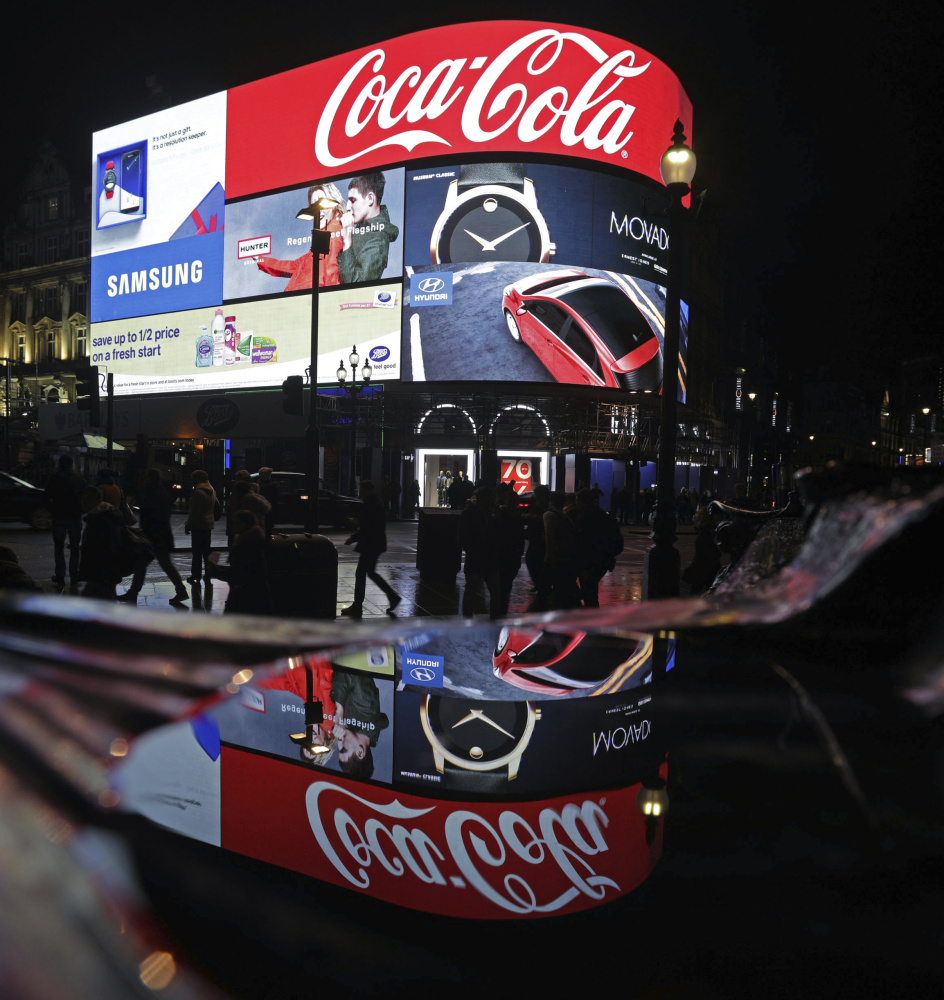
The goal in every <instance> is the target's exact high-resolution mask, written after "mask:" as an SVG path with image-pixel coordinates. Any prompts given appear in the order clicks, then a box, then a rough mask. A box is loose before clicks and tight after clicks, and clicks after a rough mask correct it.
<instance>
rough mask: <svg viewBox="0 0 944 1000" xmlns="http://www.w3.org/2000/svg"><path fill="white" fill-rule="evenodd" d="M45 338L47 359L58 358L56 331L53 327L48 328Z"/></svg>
mask: <svg viewBox="0 0 944 1000" xmlns="http://www.w3.org/2000/svg"><path fill="white" fill-rule="evenodd" d="M44 340H45V353H44V355H43V357H44V360H46V361H55V360H56V331H55V330H53V329H52V328H48V329H47V330H46V336H45V338H44Z"/></svg>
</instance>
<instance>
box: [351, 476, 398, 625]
mask: <svg viewBox="0 0 944 1000" xmlns="http://www.w3.org/2000/svg"><path fill="white" fill-rule="evenodd" d="M360 493H361V499H362V500H363V501H364V503H363V506H362V507H361V509H360V511H359V513H358V518H359V521H360V525H359V527H358V529H357V531H355V532H354V534H353V535H351V537H350V538H348V539H347V540H346V541H345V542H344V544H345V545H351V544H353V545H354V551H355V552H357V553H358V559H357V569H356V570H355V571H354V602H353V603H352V604H351V605H349V606H348V607H346V608H342V609H341V614H342V615H346V616H347V617H349V618H362V617H363V616H364V596H365V594H366V592H367V578H368V577H370V579H371V580H373V582H374V583H376V584H377V586H378V587H380V589H381V590H382V591H383V592H384V594H386V596H387V602H388V605H389V606H388V608H387V614H388V615H391V616H392V615H393V612H394V611H395V610H396V607H397V605H398V604H399V603H400V600H401V598H400V595H399V594H398V593H397V592H396V591H395V590H394V589H393V587H391V586H390V584H389V583H387V581H386V580H385V579H384V578H383V577H382V576H381V575H380V574H379V573H378V572H377V560H378V559H379V558H380V556H381V555H382V554H383V553H384V552H386V551H387V527H386V524H385V520H386V518H385V512H384V506H383V504H382V503H381V500H380V497H379V496H377V491H376V490H375V489H374V484H373V483H372V482H371V481H370V480H369V479H362V480H361V489H360Z"/></svg>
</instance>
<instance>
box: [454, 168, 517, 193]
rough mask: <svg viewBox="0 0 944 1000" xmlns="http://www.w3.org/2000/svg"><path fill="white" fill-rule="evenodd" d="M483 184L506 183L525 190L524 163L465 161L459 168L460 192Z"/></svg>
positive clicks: (508, 185) (511, 186) (507, 185)
mask: <svg viewBox="0 0 944 1000" xmlns="http://www.w3.org/2000/svg"><path fill="white" fill-rule="evenodd" d="M482 184H504V185H505V186H506V187H510V188H514V189H515V190H516V191H519V192H521V191H524V164H523V163H464V164H463V165H462V166H461V167H460V168H459V183H458V185H457V187H458V190H459V193H460V194H461V193H462V192H464V191H468V190H469V189H470V188H474V187H479V186H480V185H482Z"/></svg>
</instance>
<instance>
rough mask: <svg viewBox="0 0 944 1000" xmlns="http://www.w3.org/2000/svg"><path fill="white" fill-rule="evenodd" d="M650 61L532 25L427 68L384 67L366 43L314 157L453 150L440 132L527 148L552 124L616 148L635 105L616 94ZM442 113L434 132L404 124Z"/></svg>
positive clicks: (580, 139)
mask: <svg viewBox="0 0 944 1000" xmlns="http://www.w3.org/2000/svg"><path fill="white" fill-rule="evenodd" d="M392 61H393V60H392V59H391V62H392ZM650 65H651V63H650V62H646V63H643V64H642V65H639V66H637V65H636V54H635V52H633V50H632V49H622V50H620V51H617V52H615V53H614V54H613V55H610V54H609V53H607V52H606V51H604V49H602V48H601V47H600V46H599V45H598V44H597V43H596V42H594V41H593V40H591V39H590V38H588V37H587V36H586V35H583V34H581V33H580V32H577V31H558V30H555V29H553V28H541V29H539V30H537V31H532V32H531V33H530V34H527V35H525V36H523V37H521V38H518V39H516V40H515V41H513V42H511V44H509V45H507V46H506V47H505V48H504V49H503V50H502V51H501V52H499V53H498V54H497V55H495V56H494V57H489V56H486V55H481V54H479V55H472V56H471V57H470V56H468V55H466V56H457V57H452V58H446V59H442V60H441V61H440V62H438V63H437V64H436V65H435V66H433V67H432V68H431V69H429V70H428V71H425V72H424V70H423V69H421V68H420V67H419V66H417V65H412V66H401V65H395V66H394V65H389V64H388V61H387V52H386V51H385V50H384V49H383V48H375V49H371V50H370V51H369V52H367V53H365V54H364V55H363V56H361V57H360V58H359V59H358V60H357V61H356V62H355V63H354V64H353V65H352V66H351V67H350V69H349V70H348V71H347V73H345V74H344V76H343V77H342V78H341V80H340V82H339V83H338V85H337V87H336V88H335V89H334V92H333V93H332V94H331V97H330V98H329V99H328V102H327V104H326V105H325V109H324V112H323V113H322V115H321V118H320V119H319V121H318V127H317V130H316V132H315V156H316V158H317V160H318V161H319V163H321V164H322V166H325V167H340V166H343V165H344V164H346V163H350V162H351V161H353V160H357V159H359V158H361V157H363V156H366V155H367V154H369V153H373V152H376V151H377V150H381V149H384V148H385V147H389V146H400V147H402V148H403V149H405V150H407V151H409V152H412V151H413V150H414V149H416V148H417V147H418V146H423V145H430V146H434V147H450V146H451V145H452V143H451V142H450V141H449V138H447V136H449V135H454V133H455V132H456V130H457V128H458V130H461V133H462V135H463V136H464V137H465V139H466V140H467V141H468V142H471V143H475V144H481V143H488V142H490V141H492V140H494V139H497V138H499V137H500V136H502V135H504V134H505V133H511V132H514V133H515V134H516V135H517V138H518V140H519V141H520V142H522V143H525V144H528V143H532V142H535V141H536V140H538V139H540V138H541V137H542V136H544V135H545V134H547V133H551V132H552V130H555V129H556V130H557V138H558V139H559V141H560V143H561V144H562V145H563V146H565V147H574V146H579V145H582V146H583V147H584V149H586V150H587V151H594V150H598V149H602V150H603V151H604V152H605V153H608V154H611V155H612V154H616V153H618V152H620V151H621V150H622V149H623V147H624V146H626V144H627V143H628V142H629V140H630V139H631V138H632V136H633V130H632V129H631V128H630V127H629V126H630V123H631V119H632V117H633V114H634V113H635V111H636V106H635V105H633V104H630V103H628V102H627V101H624V100H620V99H619V98H618V97H617V96H615V95H616V92H617V91H618V89H619V88H620V85H621V84H622V83H623V81H624V80H627V79H630V78H632V77H638V76H640V75H641V74H643V73H645V72H646V70H647V69H649V66H650ZM564 84H566V86H565V85H564ZM447 112H449V113H450V114H449V115H448V116H447V117H446V118H443V122H442V124H441V125H438V126H435V130H433V128H414V127H402V126H401V123H404V124H408V125H409V126H414V125H417V124H419V123H424V124H429V125H430V126H432V125H433V123H434V122H436V120H437V119H439V118H441V117H442V116H444V115H446V113H447ZM371 125H372V127H373V129H374V130H375V133H374V134H376V133H377V132H379V133H380V134H381V135H384V138H381V139H380V140H379V141H376V142H371V141H370V138H373V136H372V135H371V133H370V131H368V133H367V135H368V136H370V138H368V139H367V141H366V143H364V144H363V145H362V146H361V148H359V149H357V150H356V152H350V153H349V152H347V149H348V148H350V145H351V144H350V140H352V139H355V138H356V137H357V136H359V135H360V134H361V133H362V132H363V131H364V130H365V129H367V128H368V126H371ZM342 136H343V137H345V139H346V140H348V141H347V142H345V141H344V139H342V138H341V137H342ZM362 142H363V140H362ZM342 149H344V152H343V153H342V152H341V150H342ZM427 152H433V150H427Z"/></svg>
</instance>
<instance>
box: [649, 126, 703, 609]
mask: <svg viewBox="0 0 944 1000" xmlns="http://www.w3.org/2000/svg"><path fill="white" fill-rule="evenodd" d="M659 169H660V171H661V173H662V181H663V183H664V184H665V189H666V193H667V194H668V196H669V208H668V219H669V261H668V264H669V275H668V279H667V282H666V289H665V334H664V344H663V358H664V361H663V366H662V371H663V377H662V413H661V421H662V427H661V431H660V433H659V456H658V471H657V474H656V503H655V507H654V517H653V521H652V534H651V535H650V538H652V543H653V544H652V545H651V546H650V547H649V548H648V549H647V550H646V558H645V561H644V563H643V594H644V595H645V597H646V598H647V599H649V600H652V599H655V598H659V597H678V594H679V577H680V575H681V564H680V559H679V554H678V550H677V549H676V548H674V546H673V544H672V543H673V542H674V541H675V539H676V534H675V527H676V519H675V451H676V443H677V439H678V366H679V337H680V321H679V314H680V312H681V297H680V294H679V278H680V274H679V272H680V271H681V267H682V255H681V253H680V252H679V250H680V248H679V243H680V240H681V232H682V225H683V222H684V220H685V215H686V209H685V208H684V207H683V205H682V199H683V198H684V197H685V196H686V195H687V194H688V193H689V192H690V190H691V187H690V185H691V183H692V178H693V177H694V176H695V154H694V153H693V152H692V151H691V150H690V149H689V148H688V146H686V145H685V133H684V131H683V128H682V123H681V121H676V123H675V129H674V131H673V135H672V145H671V146H669V148H668V149H667V150H666V151H665V152H664V153H663V154H662V160H661V163H660V165H659Z"/></svg>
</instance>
